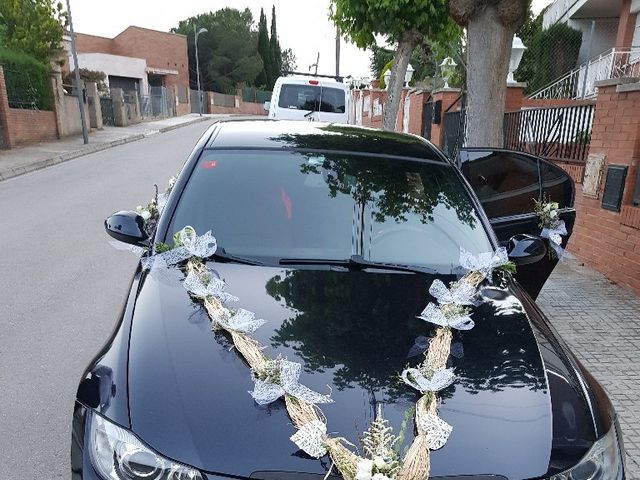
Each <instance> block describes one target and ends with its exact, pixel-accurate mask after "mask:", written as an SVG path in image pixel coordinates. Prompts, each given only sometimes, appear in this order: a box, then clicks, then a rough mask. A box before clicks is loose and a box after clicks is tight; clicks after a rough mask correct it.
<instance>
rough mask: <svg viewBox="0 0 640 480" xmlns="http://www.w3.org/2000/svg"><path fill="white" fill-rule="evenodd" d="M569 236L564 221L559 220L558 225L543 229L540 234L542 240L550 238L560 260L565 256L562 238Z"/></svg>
mask: <svg viewBox="0 0 640 480" xmlns="http://www.w3.org/2000/svg"><path fill="white" fill-rule="evenodd" d="M566 234H567V226H566V225H565V223H564V220H559V221H558V222H556V224H555V225H554V226H553V227H551V228H543V229H542V232H540V236H541V237H542V238H548V239H549V243H550V245H551V248H553V249H554V250H555V251H556V253H557V254H558V258H561V257H562V255H563V254H564V249H563V248H562V236H563V235H566Z"/></svg>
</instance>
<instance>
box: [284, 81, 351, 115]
mask: <svg viewBox="0 0 640 480" xmlns="http://www.w3.org/2000/svg"><path fill="white" fill-rule="evenodd" d="M344 98H345V97H344V90H341V89H339V88H330V87H322V86H317V85H298V84H284V85H282V88H281V89H280V97H279V100H278V106H279V107H280V108H290V109H294V110H309V111H314V112H317V111H320V112H328V113H344V111H345V100H344Z"/></svg>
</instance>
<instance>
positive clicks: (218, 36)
mask: <svg viewBox="0 0 640 480" xmlns="http://www.w3.org/2000/svg"><path fill="white" fill-rule="evenodd" d="M194 26H197V27H198V28H206V29H207V30H208V31H207V32H206V33H203V34H202V35H200V36H199V37H198V55H199V57H200V72H201V80H202V88H203V90H210V91H215V92H222V93H232V92H234V90H235V88H236V87H237V86H238V85H239V84H246V85H254V84H255V83H254V82H255V80H256V77H257V76H258V74H259V73H260V72H261V71H262V70H263V63H262V59H261V58H260V55H258V53H257V40H258V38H257V33H256V31H255V27H254V22H253V16H252V15H251V11H250V10H249V9H248V8H247V9H245V10H243V11H239V10H236V9H234V8H223V9H221V10H218V11H217V12H209V13H204V14H201V15H197V16H195V17H190V18H188V19H186V20H182V21H180V22H179V24H178V27H177V28H174V29H172V32H174V33H181V34H183V35H186V36H187V42H188V43H187V45H188V52H189V67H190V68H189V83H190V85H191V88H196V68H195V65H196V61H195V48H194V42H193V40H194V35H193V28H194Z"/></svg>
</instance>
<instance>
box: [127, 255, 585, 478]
mask: <svg viewBox="0 0 640 480" xmlns="http://www.w3.org/2000/svg"><path fill="white" fill-rule="evenodd" d="M209 266H210V267H211V268H212V269H214V270H216V271H217V272H218V274H219V275H220V277H221V278H222V279H224V280H225V281H226V282H227V291H229V293H232V294H234V295H236V296H238V297H239V298H240V301H239V302H238V307H242V308H245V309H248V310H251V311H254V312H255V313H256V314H257V315H258V316H259V317H260V318H264V319H265V320H267V323H266V324H265V325H263V326H262V327H261V328H260V329H258V330H257V331H256V332H255V333H254V334H253V336H254V338H256V339H257V340H258V341H259V342H260V343H262V344H263V345H265V346H266V347H267V348H266V354H267V355H269V356H276V355H281V356H283V357H286V358H287V359H289V360H291V361H296V362H300V363H302V364H303V366H304V370H303V373H302V375H301V378H300V381H301V383H303V384H304V385H306V386H308V387H310V388H312V389H314V390H316V391H318V392H322V393H328V392H331V396H332V398H333V400H334V403H332V404H327V405H322V406H321V407H322V410H323V412H324V413H325V415H326V417H327V428H328V431H329V432H330V433H331V434H333V435H336V436H341V437H344V438H345V439H346V440H347V441H349V442H351V443H353V444H356V445H357V444H359V440H358V437H359V435H360V434H361V433H362V432H363V431H364V430H366V429H367V427H368V425H369V423H370V422H371V420H372V419H373V417H374V414H375V410H376V405H377V404H379V403H382V404H383V409H384V415H385V418H387V419H388V420H389V422H390V425H391V426H393V428H394V431H395V432H396V433H402V434H403V436H404V446H407V445H409V444H410V442H411V440H412V438H413V422H412V414H413V411H412V408H413V406H414V404H415V401H416V399H417V398H418V395H417V392H415V391H413V390H412V389H411V388H409V387H407V386H405V385H404V384H403V383H402V382H401V381H399V374H400V372H401V371H402V370H403V368H405V367H406V366H407V365H412V366H413V365H416V364H418V363H419V362H420V361H421V359H422V358H423V357H422V353H423V352H424V350H425V349H426V348H427V342H428V338H429V337H430V336H431V335H432V334H433V333H434V331H435V327H434V326H433V325H431V324H428V323H426V322H424V321H422V320H419V319H417V318H416V315H417V314H419V313H420V312H421V311H422V309H423V308H424V307H425V306H426V304H427V303H428V302H429V301H433V299H432V298H431V297H430V296H429V294H428V287H429V285H430V284H431V282H432V281H433V279H434V278H436V277H434V276H430V275H422V274H406V273H398V272H394V273H392V272H378V271H376V272H346V271H340V269H338V270H336V269H326V270H318V269H309V270H304V269H302V270H293V269H281V268H271V267H255V266H246V265H237V264H219V263H210V264H209ZM182 278H183V275H182V274H181V272H180V271H179V270H172V271H158V272H157V273H153V274H151V275H146V276H145V277H144V278H143V281H142V282H141V285H140V287H139V291H138V298H137V301H136V305H135V311H134V316H133V322H132V329H131V337H130V348H129V368H128V388H129V392H128V393H129V408H130V420H131V428H132V430H133V431H134V432H135V433H136V434H137V435H139V436H140V438H142V439H143V440H144V441H145V442H146V443H148V444H149V445H150V446H152V447H153V448H154V449H156V450H157V451H158V452H160V453H162V454H163V455H165V456H167V457H169V458H172V459H174V460H178V461H180V462H184V463H187V464H189V465H193V466H195V467H197V468H200V469H203V470H205V471H208V472H218V473H226V474H231V475H239V476H247V477H249V476H251V475H252V474H253V476H254V477H260V476H261V474H260V473H256V472H265V471H271V472H274V471H276V472H283V475H284V472H305V473H311V474H325V473H326V470H327V468H328V467H329V462H328V460H327V459H326V458H325V459H320V460H315V459H311V458H309V457H306V456H305V455H304V454H302V453H301V452H298V451H297V447H296V446H295V445H294V444H293V443H292V442H291V441H290V440H289V437H290V436H291V435H292V434H293V433H294V432H295V430H294V428H293V426H292V425H291V421H290V419H289V417H288V416H287V413H286V409H285V408H284V403H283V401H282V400H278V401H276V402H274V403H272V404H270V405H267V406H258V405H257V404H256V403H255V402H254V401H253V399H252V398H251V396H250V395H249V393H248V392H249V391H250V390H252V389H253V381H252V379H251V375H250V371H249V369H248V367H247V365H246V364H245V363H244V362H243V360H242V359H241V358H240V357H239V355H238V354H237V352H235V351H234V350H233V348H232V344H231V343H230V339H229V338H227V337H226V336H225V335H224V334H223V333H220V332H214V331H212V330H211V326H210V322H209V319H208V316H207V314H206V312H205V311H204V310H203V308H202V307H201V306H200V305H199V304H198V303H196V302H194V301H192V300H191V299H190V297H189V295H188V294H187V292H186V290H185V289H184V288H183V287H182V285H181V279H182ZM438 278H441V279H442V280H443V281H445V282H448V281H451V280H452V279H453V277H445V276H441V277H438ZM483 295H484V297H485V302H484V303H482V304H481V305H479V306H477V307H474V308H473V319H474V320H475V323H476V326H475V328H473V329H472V330H470V331H465V332H460V331H454V335H453V344H452V354H453V355H452V357H451V365H452V366H453V367H454V368H455V372H456V375H457V380H456V382H455V383H454V385H453V386H451V387H449V388H447V389H446V390H444V391H443V392H442V395H441V396H442V404H441V406H440V408H439V412H440V416H441V417H442V418H443V419H444V420H445V421H447V422H448V423H449V424H450V425H452V426H453V432H452V434H451V436H450V438H449V441H448V443H447V444H446V445H445V446H444V447H443V448H442V449H440V450H438V451H434V452H432V455H431V475H432V476H441V475H442V476H444V475H464V474H476V475H477V474H487V475H491V474H493V475H503V476H505V477H507V478H509V479H517V478H533V477H538V476H542V475H544V474H545V473H547V472H548V471H549V468H550V462H551V458H552V443H553V437H554V432H553V430H554V426H553V423H554V422H553V418H552V417H553V415H552V410H553V409H552V400H551V395H550V391H549V382H548V379H547V371H546V370H545V362H544V359H543V356H542V355H541V349H540V348H539V342H538V340H537V338H536V329H535V328H534V327H533V326H532V323H531V322H530V320H529V317H528V316H527V314H526V313H525V310H524V307H523V304H522V302H521V301H520V300H518V298H517V297H516V296H514V294H513V291H512V290H511V289H510V288H494V287H492V288H488V289H485V290H484V291H483ZM567 392H568V393H566V392H565V393H564V394H563V396H564V398H563V399H562V401H563V402H564V403H567V404H569V405H571V404H575V403H577V402H583V403H584V399H583V398H582V397H581V395H580V392H579V391H577V390H576V389H571V388H569V389H567ZM571 392H573V393H571ZM572 395H573V397H572ZM577 411H578V412H580V411H581V410H580V409H577ZM573 420H574V422H578V423H579V422H583V421H584V420H585V419H584V418H580V414H578V418H577V419H576V414H575V413H574V414H573ZM403 425H404V426H405V427H404V428H403ZM585 448H588V446H586V447H585ZM281 476H282V475H281ZM285 476H286V475H285ZM265 478H266V477H265Z"/></svg>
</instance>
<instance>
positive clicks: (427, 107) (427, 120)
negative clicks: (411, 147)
mask: <svg viewBox="0 0 640 480" xmlns="http://www.w3.org/2000/svg"><path fill="white" fill-rule="evenodd" d="M432 123H433V102H426V103H425V104H424V107H423V108H422V136H423V137H424V138H426V139H427V140H431V124H432Z"/></svg>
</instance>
